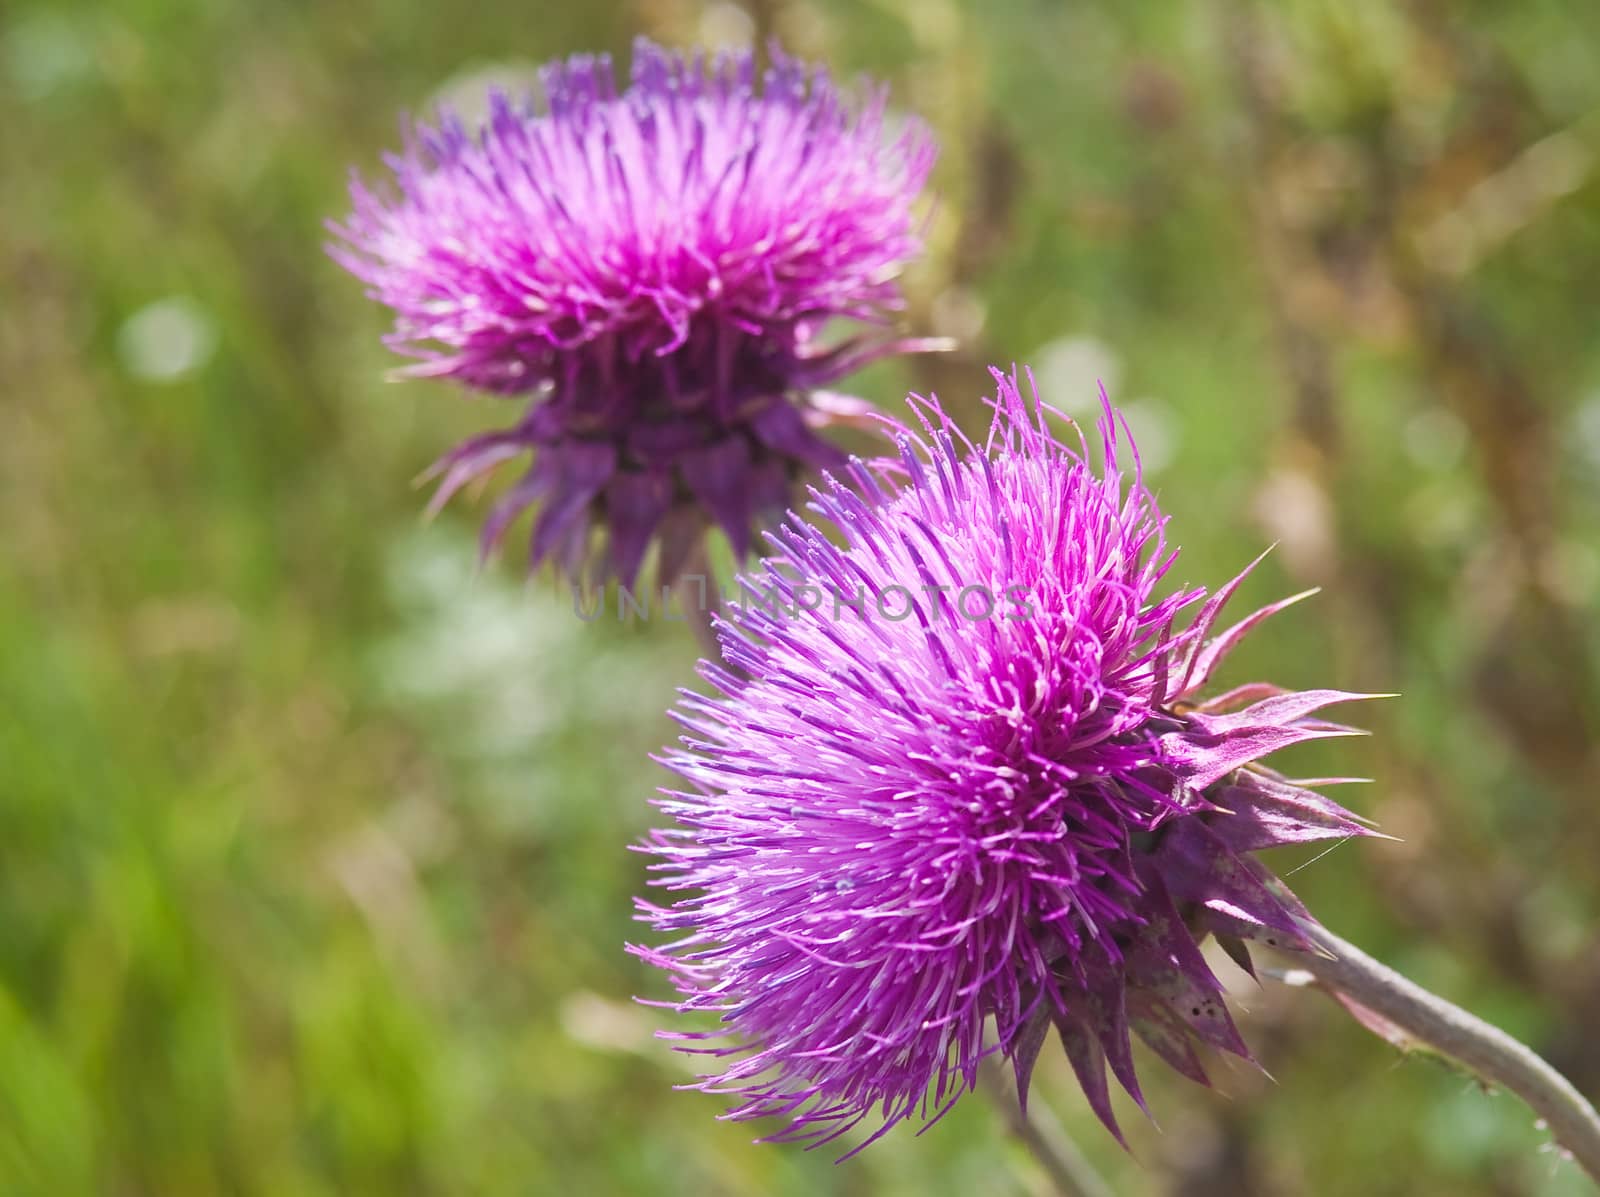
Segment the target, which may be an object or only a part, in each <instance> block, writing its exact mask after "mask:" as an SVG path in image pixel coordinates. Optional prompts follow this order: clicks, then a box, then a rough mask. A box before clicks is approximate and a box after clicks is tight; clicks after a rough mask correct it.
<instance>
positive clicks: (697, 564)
mask: <svg viewBox="0 0 1600 1197" xmlns="http://www.w3.org/2000/svg"><path fill="white" fill-rule="evenodd" d="M672 589H673V593H674V597H675V598H676V599H677V601H678V606H679V608H680V609H681V610H682V611H683V613H684V615H685V616H686V617H687V618H688V620H689V624H690V626H691V627H693V628H694V638H695V641H696V643H698V644H699V646H700V654H701V656H703V657H704V658H705V659H706V660H708V661H712V662H714V663H716V664H718V665H723V664H725V663H726V662H725V661H724V660H723V656H722V643H721V641H719V640H718V639H717V629H716V627H715V626H714V622H713V621H714V620H715V618H716V615H717V613H718V611H719V610H720V609H721V606H722V602H721V594H722V590H721V587H720V586H719V584H718V581H717V576H716V573H715V572H714V571H713V569H712V567H711V557H710V555H709V554H708V553H707V552H706V549H705V545H704V544H703V543H702V544H699V545H697V546H696V547H695V548H694V549H693V551H692V552H691V553H690V555H689V559H688V561H687V562H685V563H684V567H683V572H682V573H680V574H679V575H678V578H677V580H676V581H675V582H673V584H672Z"/></svg>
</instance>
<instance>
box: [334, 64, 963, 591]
mask: <svg viewBox="0 0 1600 1197" xmlns="http://www.w3.org/2000/svg"><path fill="white" fill-rule="evenodd" d="M541 82H542V90H543V93H544V103H543V105H541V104H539V103H538V102H537V101H536V100H535V99H533V98H531V97H530V98H526V99H511V98H508V97H507V96H505V95H503V94H498V93H497V94H495V95H493V96H492V97H491V103H490V111H489V115H488V118H487V121H486V123H485V125H484V127H483V128H482V129H481V130H478V131H469V130H468V129H466V128H464V127H463V125H462V123H461V121H460V120H459V119H458V118H456V117H455V116H453V115H451V114H450V113H448V112H446V113H443V114H441V117H440V122H439V126H438V128H437V129H429V128H418V129H416V130H415V132H414V134H413V135H412V136H411V137H410V139H409V144H408V146H407V148H406V150H405V152H404V153H403V154H401V155H399V156H395V157H391V158H390V159H389V160H388V165H389V166H390V167H391V168H392V170H393V172H394V175H395V178H396V180H397V181H398V184H399V195H398V196H395V195H393V194H390V193H385V192H383V191H374V190H371V189H369V188H368V187H367V186H366V185H365V184H364V183H362V182H361V181H360V179H359V178H357V179H355V180H353V181H352V184H351V199H352V204H353V212H352V214H351V216H350V217H349V218H348V220H347V221H346V222H345V223H344V224H342V225H334V226H332V228H333V232H334V234H335V235H336V236H337V237H338V238H339V239H340V242H341V244H338V245H335V246H333V247H331V248H330V252H331V253H332V254H333V256H334V258H335V259H336V260H337V261H338V262H339V263H340V264H342V265H343V266H344V267H345V268H346V269H348V270H349V271H350V272H351V273H353V274H355V275H356V276H357V277H359V278H361V279H362V280H363V281H364V282H366V283H367V284H368V286H369V288H370V294H371V295H372V296H373V298H375V299H377V300H379V301H380V302H382V303H384V304H386V305H388V306H389V307H390V308H392V309H393V310H394V313H395V326H394V331H393V332H392V333H391V334H390V336H389V338H388V343H389V344H390V346H391V347H392V348H394V349H396V350H397V351H399V352H400V353H402V354H405V355H408V356H411V357H415V358H417V359H419V361H418V364H416V365H414V366H411V367H409V368H407V369H406V370H404V371H402V373H403V374H406V375H410V376H421V377H443V378H452V379H455V380H457V381H458V382H461V383H464V384H466V385H467V386H470V387H475V388H478V389H481V390H486V391H491V392H496V393H500V394H506V395H515V396H522V397H525V399H526V401H527V402H528V407H527V410H526V412H525V414H524V416H523V417H522V419H521V420H520V422H519V423H517V424H516V425H515V426H513V427H511V428H508V429H505V430H503V431H499V432H493V433H490V434H487V435H484V436H480V437H476V438H474V439H472V440H469V441H467V442H466V443H464V444H462V445H461V446H459V447H458V448H456V449H455V450H454V451H452V452H451V453H449V454H448V455H447V456H445V457H444V458H443V459H442V460H441V461H439V462H438V463H437V464H436V465H435V467H434V469H433V473H434V474H435V475H436V476H438V477H439V478H440V479H441V481H440V485H439V490H438V493H437V495H436V496H435V498H434V503H433V506H434V508H437V507H438V506H439V505H441V504H442V503H443V502H445V501H446V500H447V499H448V498H449V497H450V496H451V495H452V494H454V493H455V492H456V491H458V490H459V489H461V488H462V487H463V486H465V485H467V484H468V483H469V482H471V481H473V480H474V479H476V478H479V477H480V476H483V475H485V474H487V473H489V472H490V471H492V470H493V469H494V468H495V467H497V466H498V465H500V464H501V463H503V462H505V461H508V460H511V459H513V458H517V457H521V456H522V455H523V454H525V453H529V452H531V453H533V462H532V464H531V467H530V468H529V470H528V472H527V473H526V475H525V476H524V477H523V478H522V479H521V480H520V481H518V482H517V483H516V484H515V485H514V486H513V487H512V488H511V489H510V490H509V491H508V492H507V494H506V495H505V497H504V498H502V499H501V500H500V501H499V504H498V506H496V507H495V508H494V509H493V511H492V512H491V513H490V515H489V517H488V520H487V523H486V525H485V528H484V532H483V545H484V549H485V551H488V550H489V549H492V548H493V547H494V546H495V545H496V543H497V542H498V541H499V540H500V539H501V537H502V536H503V535H504V534H505V531H506V529H507V527H508V525H509V524H510V523H511V522H512V521H513V520H515V519H516V518H517V517H518V516H519V515H520V514H522V512H524V511H525V510H527V509H528V508H530V507H533V506H535V505H538V506H539V508H540V511H539V515H538V517H537V519H536V521H535V524H534V527H533V532H532V543H531V549H530V555H531V558H532V563H533V564H534V565H537V564H538V563H539V562H541V561H543V560H545V559H547V558H548V559H553V560H556V561H558V562H560V563H561V564H562V566H563V567H564V568H565V569H566V570H567V571H568V573H569V574H573V575H577V574H579V573H581V572H583V571H585V570H586V569H587V570H589V571H590V572H591V573H592V575H593V576H595V577H597V579H598V580H601V581H603V580H604V578H605V577H606V576H615V577H617V578H619V579H620V580H621V581H622V582H623V584H624V585H627V584H630V583H631V582H632V580H633V578H634V577H635V575H636V574H637V571H638V569H639V566H640V563H641V562H642V560H643V558H644V556H645V553H646V550H647V549H648V547H649V545H650V544H651V542H652V541H653V540H656V539H658V538H659V540H660V543H661V551H662V561H661V565H662V572H663V575H664V577H665V578H666V579H670V577H671V575H672V574H674V573H675V572H677V569H678V568H679V566H680V565H681V563H682V561H683V559H684V558H685V557H686V556H687V554H688V552H689V550H690V548H692V546H693V545H694V543H695V542H696V540H697V538H698V537H699V536H700V535H701V534H702V533H703V532H704V530H705V529H706V527H707V526H708V525H710V524H715V525H716V526H718V527H720V528H721V529H722V530H723V531H724V532H725V533H726V534H727V536H728V537H729V539H730V540H731V541H732V543H733V547H734V549H735V551H736V552H737V553H739V554H740V555H742V554H743V553H744V552H745V550H746V548H747V547H748V545H749V542H750V537H751V532H752V529H753V527H754V526H755V525H756V524H758V523H759V522H760V521H761V520H763V519H764V518H766V517H769V516H771V517H775V518H776V517H779V516H780V515H781V511H782V509H783V507H784V505H785V504H786V502H787V501H788V497H789V494H790V491H791V488H792V486H793V483H794V481H795V480H796V478H797V477H798V476H799V475H800V474H801V473H802V472H804V471H805V470H806V469H808V468H818V467H830V466H831V467H840V466H842V465H843V463H844V458H843V455H842V454H840V452H839V451H838V450H837V449H836V448H834V447H833V446H831V445H829V444H828V443H827V442H826V441H824V440H822V439H821V438H820V437H819V436H818V435H817V432H816V430H817V429H819V428H821V427H823V426H825V425H827V424H829V423H832V422H836V421H841V420H861V419H864V418H865V417H866V416H867V415H868V414H869V412H870V408H868V407H867V405H866V404H865V403H863V402H862V401H861V400H858V399H854V398H851V397H849V396H842V395H835V394H831V393H828V392H825V391H819V390H818V389H817V388H819V387H821V386H823V385H825V384H827V383H829V382H831V381H832V380H834V379H837V378H839V377H840V376H842V375H844V374H846V373H847V372H849V371H850V370H852V369H855V368H856V367H858V366H860V365H862V364H864V363H865V362H867V361H869V360H872V359H874V358H876V357H879V356H881V355H884V354H889V353H895V352H909V351H916V350H921V349H928V348H934V347H936V345H935V343H934V342H927V341H895V340H892V339H890V338H888V337H886V336H872V337H867V336H862V337H857V338H854V339H851V340H847V341H844V342H843V343H838V344H833V345H831V346H823V345H821V344H819V343H818V339H817V338H818V333H819V332H820V331H821V326H822V325H823V324H824V323H825V322H826V321H828V320H830V319H833V318H847V319H851V320H858V321H870V322H876V323H880V324H881V323H882V322H883V321H884V320H885V318H886V314H887V313H888V312H890V311H891V310H893V309H895V308H897V307H898V306H899V305H900V303H901V299H900V293H899V289H898V286H897V284H896V281H895V280H896V276H897V275H898V273H899V271H900V268H901V266H902V265H903V264H904V263H905V262H906V261H907V260H908V259H909V258H911V257H913V256H914V255H915V254H916V253H917V252H918V251H919V249H920V240H919V237H918V231H917V228H916V222H915V221H914V219H913V214H912V207H913V205H914V202H915V200H916V198H917V196H918V193H919V192H920V190H921V188H922V185H923V182H924V180H925V179H926V177H927V174H928V171H929V169H930V167H931V165H932V162H933V158H934V153H935V149H934V145H933V142H932V139H931V137H930V135H929V134H928V132H927V130H926V129H925V128H924V127H923V126H922V125H921V124H920V123H918V122H916V121H906V122H904V123H902V124H900V125H899V126H898V129H892V128H891V127H890V125H891V123H892V122H890V121H889V120H888V119H887V118H886V114H885V97H884V94H883V92H882V91H881V90H876V89H874V90H872V91H871V92H870V94H869V95H868V96H867V97H865V101H864V103H862V104H861V105H859V106H853V105H852V104H850V103H847V100H846V98H845V97H843V96H841V94H840V93H839V92H838V91H837V90H836V89H835V88H834V86H833V85H832V84H831V83H830V82H829V80H828V78H827V77H826V75H825V74H824V73H822V72H821V71H820V70H818V71H814V72H813V71H812V70H811V69H810V68H808V67H807V66H806V65H805V64H803V63H800V62H797V61H794V60H792V59H789V58H786V57H784V56H782V55H781V54H778V53H776V52H774V56H773V66H772V68H771V70H770V71H769V72H768V73H767V74H766V77H765V80H764V82H763V83H762V84H761V85H760V86H758V85H757V83H756V68H755V62H754V56H753V55H752V54H750V53H739V54H731V53H724V54H719V55H717V56H716V57H714V58H711V59H707V58H706V57H705V56H703V55H695V56H692V57H686V56H683V55H678V54H673V53H670V52H668V51H666V50H664V49H662V48H660V47H658V46H654V45H652V44H650V43H649V42H647V41H643V40H641V41H639V42H638V43H637V44H636V46H635V48H634V56H633V78H632V83H631V85H630V86H629V87H628V88H627V89H626V90H624V91H622V92H621V93H620V94H619V93H618V91H617V89H616V85H615V82H614V79H613V74H612V69H611V63H610V60H609V58H607V57H604V56H602V57H598V58H591V57H583V56H580V57H573V58H570V59H568V60H567V61H566V62H565V63H556V64H552V65H550V66H547V67H545V68H544V70H543V71H542V73H541ZM596 529H604V531H605V532H606V534H607V540H608V543H607V545H606V548H605V551H604V553H603V554H601V553H600V552H599V551H598V546H596V545H595V544H594V541H595V539H596V538H595V537H593V536H592V535H591V533H592V531H594V530H596Z"/></svg>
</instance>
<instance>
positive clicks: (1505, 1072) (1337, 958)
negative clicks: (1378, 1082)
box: [1284, 926, 1600, 1181]
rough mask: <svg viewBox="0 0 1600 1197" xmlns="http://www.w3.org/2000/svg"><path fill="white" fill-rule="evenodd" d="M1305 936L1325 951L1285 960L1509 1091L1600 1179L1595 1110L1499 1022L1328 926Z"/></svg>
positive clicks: (1403, 1035) (1599, 1126)
mask: <svg viewBox="0 0 1600 1197" xmlns="http://www.w3.org/2000/svg"><path fill="white" fill-rule="evenodd" d="M1306 936H1307V938H1308V939H1310V940H1311V942H1312V943H1313V944H1314V945H1315V946H1316V947H1318V948H1320V949H1321V950H1322V951H1323V952H1326V953H1327V955H1326V956H1316V957H1310V958H1308V957H1307V956H1305V955H1304V954H1299V953H1295V954H1292V955H1285V957H1284V958H1285V959H1286V960H1293V962H1294V964H1295V966H1296V967H1298V968H1302V969H1304V970H1306V971H1307V972H1309V973H1310V974H1311V975H1312V976H1313V977H1314V978H1316V980H1317V982H1318V983H1319V984H1321V985H1322V987H1323V988H1325V989H1328V990H1330V991H1332V992H1333V993H1334V994H1335V995H1336V996H1340V997H1342V998H1345V999H1348V1000H1349V1001H1350V1002H1353V1003H1355V1004H1356V1005H1357V1006H1359V1007H1361V1008H1362V1010H1363V1011H1366V1012H1370V1013H1371V1014H1374V1015H1376V1016H1377V1017H1378V1019H1379V1020H1381V1022H1382V1023H1387V1024H1389V1025H1390V1026H1392V1027H1393V1028H1394V1030H1395V1031H1397V1032H1399V1036H1398V1038H1399V1039H1400V1040H1401V1042H1405V1041H1411V1042H1414V1043H1418V1044H1421V1045H1423V1046H1425V1047H1427V1048H1430V1049H1432V1050H1433V1051H1435V1052H1438V1053H1439V1054H1440V1055H1442V1056H1447V1057H1449V1058H1450V1059H1452V1060H1454V1061H1456V1063H1458V1064H1460V1065H1461V1066H1463V1067H1464V1068H1466V1069H1467V1070H1468V1071H1469V1072H1471V1073H1473V1074H1474V1075H1475V1076H1477V1077H1478V1078H1479V1079H1480V1080H1482V1081H1483V1082H1485V1083H1486V1084H1491V1085H1497V1086H1499V1087H1500V1088H1502V1089H1506V1090H1509V1091H1510V1092H1512V1093H1515V1094H1516V1095H1517V1096H1518V1097H1520V1098H1522V1100H1523V1101H1525V1102H1527V1103H1528V1105H1529V1106H1530V1107H1531V1108H1532V1109H1533V1111H1534V1113H1536V1114H1537V1115H1538V1116H1539V1117H1540V1119H1542V1120H1543V1122H1544V1124H1545V1126H1546V1127H1548V1128H1549V1131H1550V1134H1551V1135H1552V1136H1553V1137H1554V1138H1555V1141H1556V1142H1557V1143H1558V1144H1560V1145H1561V1146H1562V1147H1563V1148H1564V1149H1565V1150H1566V1151H1568V1152H1569V1153H1570V1154H1571V1155H1572V1158H1573V1159H1574V1160H1575V1161H1577V1163H1578V1166H1579V1167H1581V1168H1582V1169H1583V1170H1584V1171H1585V1172H1587V1173H1588V1174H1589V1175H1590V1176H1591V1177H1592V1178H1594V1179H1595V1180H1596V1181H1600V1115H1597V1114H1596V1113H1595V1109H1594V1106H1593V1105H1591V1104H1590V1103H1589V1101H1588V1099H1587V1098H1585V1097H1584V1096H1583V1094H1581V1093H1579V1092H1578V1090H1577V1089H1576V1088H1575V1087H1574V1086H1573V1084H1572V1082H1571V1081H1569V1080H1567V1078H1566V1077H1564V1076H1562V1075H1561V1074H1560V1073H1559V1072H1557V1071H1556V1070H1555V1069H1554V1068H1552V1067H1551V1066H1550V1065H1549V1064H1548V1063H1547V1062H1546V1061H1545V1060H1544V1059H1542V1058H1541V1057H1540V1056H1539V1055H1538V1054H1537V1053H1535V1052H1534V1051H1533V1050H1532V1049H1531V1048H1529V1047H1527V1046H1526V1045H1524V1044H1522V1043H1519V1042H1518V1041H1517V1040H1515V1039H1513V1038H1512V1037H1511V1036H1510V1035H1507V1034H1506V1033H1505V1032H1504V1031H1502V1030H1500V1029H1499V1028H1498V1027H1494V1026H1490V1025H1489V1024H1488V1023H1486V1022H1484V1021H1483V1020H1482V1019H1481V1018H1478V1017H1476V1016H1475V1015H1472V1014H1468V1013H1467V1012H1466V1011H1465V1010H1462V1009H1461V1008H1460V1007H1458V1006H1453V1005H1451V1004H1450V1003H1449V1002H1447V1001H1445V1000H1444V999H1443V998H1441V997H1437V996H1435V995H1434V994H1431V993H1429V992H1428V991H1427V990H1426V989H1423V988H1422V987H1421V986H1420V985H1417V984H1415V983H1413V982H1411V981H1408V980H1407V979H1406V978H1405V977H1402V976H1401V975H1400V974H1399V973H1397V972H1395V971H1394V970H1393V969H1391V968H1389V967H1388V966H1386V965H1384V964H1380V963H1379V962H1378V961H1376V960H1374V959H1373V958H1372V957H1371V956H1368V955H1367V954H1366V953H1365V952H1363V951H1362V950H1361V949H1360V948H1358V947H1356V946H1355V945H1354V944H1350V943H1346V942H1345V941H1344V940H1342V939H1340V938H1339V937H1338V936H1337V935H1335V934H1333V932H1331V931H1329V930H1327V928H1325V927H1321V926H1312V927H1309V928H1307V930H1306ZM1363 1021H1366V1020H1363ZM1369 1025H1370V1024H1369ZM1391 1038H1394V1037H1393V1036H1391Z"/></svg>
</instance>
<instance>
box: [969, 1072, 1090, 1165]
mask: <svg viewBox="0 0 1600 1197" xmlns="http://www.w3.org/2000/svg"><path fill="white" fill-rule="evenodd" d="M978 1078H979V1081H980V1083H981V1084H982V1085H983V1088H984V1090H985V1091H986V1092H987V1093H988V1094H989V1096H990V1097H991V1098H992V1099H993V1100H994V1103H995V1105H996V1107H998V1108H999V1110H1000V1113H1001V1115H1002V1116H1003V1117H1004V1118H1005V1120H1006V1129H1007V1130H1008V1131H1010V1133H1011V1137H1012V1138H1014V1139H1016V1140H1017V1141H1018V1142H1019V1143H1021V1144H1022V1145H1023V1146H1024V1147H1026V1148H1027V1149H1028V1154H1029V1155H1031V1156H1033V1158H1034V1161H1035V1162H1036V1163H1037V1164H1038V1165H1039V1167H1040V1168H1042V1169H1043V1170H1044V1173H1045V1175H1046V1176H1047V1177H1049V1178H1050V1183H1051V1185H1052V1186H1053V1187H1054V1188H1055V1191H1056V1193H1057V1195H1058V1197H1111V1189H1110V1188H1109V1187H1108V1186H1107V1184H1106V1182H1105V1181H1104V1180H1102V1179H1101V1178H1100V1174H1099V1173H1098V1172H1096V1171H1095V1170H1094V1166H1093V1165H1092V1164H1090V1163H1089V1161H1088V1160H1086V1159H1085V1158H1084V1157H1083V1155H1082V1153H1080V1152H1079V1151H1078V1146H1077V1144H1075V1143H1074V1142H1073V1141H1072V1140H1071V1139H1069V1138H1068V1137H1067V1135H1066V1132H1065V1131H1063V1130H1062V1129H1061V1127H1060V1126H1059V1125H1058V1124H1057V1123H1056V1121H1055V1119H1054V1118H1051V1117H1049V1113H1048V1111H1042V1112H1043V1113H1044V1117H1043V1118H1040V1117H1039V1115H1040V1113H1041V1109H1040V1105H1039V1099H1038V1098H1037V1097H1035V1098H1034V1099H1033V1100H1032V1101H1031V1102H1029V1105H1030V1107H1031V1108H1032V1110H1033V1111H1034V1115H1033V1116H1032V1117H1030V1116H1029V1114H1028V1111H1026V1110H1024V1109H1023V1108H1022V1106H1021V1105H1020V1104H1018V1102H1017V1090H1016V1087H1015V1086H1014V1085H1013V1084H1012V1083H1011V1078H1010V1076H1009V1075H1008V1074H1007V1072H1006V1067H1005V1064H1004V1063H1003V1062H1002V1061H1001V1059H1000V1057H999V1056H998V1055H990V1056H986V1057H985V1058H984V1060H983V1062H982V1063H981V1064H979V1066H978Z"/></svg>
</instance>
